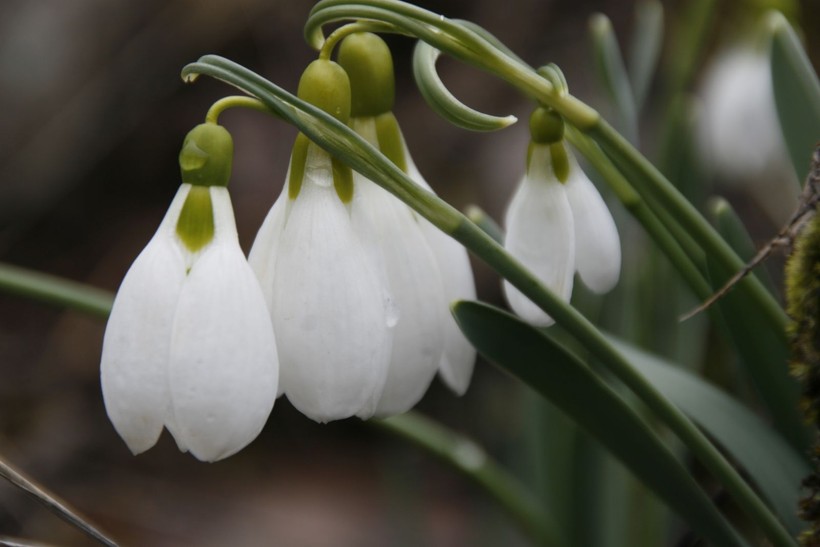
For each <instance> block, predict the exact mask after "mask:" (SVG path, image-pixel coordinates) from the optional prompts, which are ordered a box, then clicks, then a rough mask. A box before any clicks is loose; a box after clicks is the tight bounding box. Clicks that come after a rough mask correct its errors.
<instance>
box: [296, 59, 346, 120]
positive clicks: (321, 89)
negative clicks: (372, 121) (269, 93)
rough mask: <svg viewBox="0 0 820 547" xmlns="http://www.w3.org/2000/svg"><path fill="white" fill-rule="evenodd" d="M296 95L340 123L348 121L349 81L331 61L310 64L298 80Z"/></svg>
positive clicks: (339, 67)
mask: <svg viewBox="0 0 820 547" xmlns="http://www.w3.org/2000/svg"><path fill="white" fill-rule="evenodd" d="M297 95H298V96H299V98H300V99H302V100H303V101H306V102H309V103H310V104H312V105H314V106H317V107H319V108H321V109H322V110H324V111H325V112H327V113H328V114H330V115H331V116H333V117H334V118H336V119H337V120H339V121H340V122H342V123H347V121H348V120H349V119H350V79H349V78H348V77H347V73H346V72H345V71H344V69H343V68H342V67H341V66H339V65H338V64H336V63H334V62H333V61H328V60H325V59H317V60H315V61H313V62H312V63H310V64H309V65H308V66H307V68H306V69H305V71H304V72H303V73H302V79H301V80H299V90H298V92H297Z"/></svg>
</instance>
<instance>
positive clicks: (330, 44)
mask: <svg viewBox="0 0 820 547" xmlns="http://www.w3.org/2000/svg"><path fill="white" fill-rule="evenodd" d="M396 31H397V29H396V27H394V26H393V25H391V24H388V23H381V22H377V21H356V22H355V23H349V24H347V25H344V26H341V27H339V28H337V29H336V30H334V31H333V32H332V33H330V36H328V37H327V38H326V39H325V41H324V43H323V44H322V49H320V50H319V59H323V60H325V61H329V60H330V57H331V55H333V49H334V48H335V47H336V44H338V43H339V42H340V41H341V40H343V39H344V38H345V37H346V36H350V35H351V34H356V33H357V32H393V33H394V32H396Z"/></svg>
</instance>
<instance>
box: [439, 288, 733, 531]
mask: <svg viewBox="0 0 820 547" xmlns="http://www.w3.org/2000/svg"><path fill="white" fill-rule="evenodd" d="M453 313H454V315H455V317H456V320H457V321H458V324H459V326H460V327H461V330H462V331H463V332H464V334H465V336H466V337H467V339H468V340H470V342H471V343H472V344H473V345H474V346H475V347H476V349H477V350H478V351H479V353H481V354H482V355H484V357H486V358H487V359H489V360H490V361H492V362H494V363H496V364H497V365H499V366H500V367H502V368H504V369H505V370H507V371H508V372H510V373H512V374H513V375H514V376H516V377H518V378H519V379H521V380H522V381H523V382H525V383H526V384H528V385H530V386H531V387H533V388H534V389H536V390H538V391H539V392H540V393H541V394H542V395H544V396H545V397H546V398H547V399H549V400H550V401H551V402H552V403H553V404H555V405H556V406H557V407H558V408H560V409H561V410H562V411H563V412H565V413H566V414H567V415H569V416H570V417H571V418H572V419H573V420H575V421H576V422H577V423H578V424H579V425H580V426H581V427H582V428H584V429H585V430H586V431H587V432H588V433H590V434H591V435H592V436H594V437H595V438H596V439H597V440H598V441H599V442H601V443H602V444H603V445H604V446H605V447H607V449H609V450H610V451H611V452H612V453H613V454H614V455H615V456H616V457H618V458H619V459H620V460H621V461H622V462H623V463H624V464H625V465H626V466H627V467H628V468H629V469H630V470H631V471H632V472H633V473H634V474H635V475H636V476H637V477H638V478H640V479H641V480H642V481H643V482H644V483H645V484H646V485H647V486H648V487H649V488H651V489H652V490H653V491H654V492H655V493H656V494H657V495H658V497H660V498H661V499H662V500H664V501H665V502H666V503H667V504H668V505H669V506H670V507H671V508H672V509H674V510H675V511H677V512H678V514H680V515H681V516H682V517H683V518H684V519H685V520H686V521H687V522H688V523H689V524H690V525H691V526H692V527H693V528H694V529H695V530H696V531H697V532H698V533H700V534H702V535H703V536H704V537H705V538H708V539H709V540H710V541H712V542H714V543H715V544H716V545H743V541H742V540H741V539H740V538H739V537H738V535H737V534H736V532H735V531H734V530H733V529H732V527H731V526H730V525H729V524H728V522H727V521H726V520H725V519H724V518H723V516H722V515H721V514H720V513H719V512H718V511H717V509H716V508H715V506H714V505H713V503H712V501H711V500H710V499H709V498H708V497H707V496H706V494H705V493H704V492H703V491H702V490H701V489H700V488H699V487H698V485H697V483H696V482H695V481H694V479H693V478H692V476H691V475H690V474H689V473H688V472H687V471H686V469H685V468H684V467H683V465H682V464H681V463H680V462H679V461H678V460H677V459H676V458H675V457H674V455H673V454H672V453H671V452H670V451H669V449H668V448H667V447H666V446H664V445H663V443H661V441H660V440H659V439H658V437H657V436H656V435H655V433H654V432H653V431H652V430H651V429H650V427H649V426H648V425H647V423H646V422H645V421H644V420H643V419H641V418H640V417H639V416H638V414H637V413H636V412H635V411H634V410H633V409H632V408H631V407H630V406H629V405H628V404H627V403H626V402H625V401H624V400H623V399H622V398H621V397H620V396H619V395H617V394H616V393H615V392H614V391H613V390H612V389H611V388H610V387H609V386H607V385H606V384H605V383H604V382H602V381H601V380H600V379H599V378H598V377H597V376H596V375H594V374H593V373H592V371H591V370H590V369H589V368H587V367H586V366H585V365H584V364H583V363H581V362H580V361H578V360H577V359H576V358H575V357H574V356H572V355H571V354H570V353H568V352H566V351H565V350H564V349H563V348H561V347H560V346H558V345H557V344H555V343H554V342H553V341H552V340H550V339H549V338H547V337H546V336H545V335H544V334H543V333H541V332H540V331H538V330H536V329H534V328H533V327H531V326H530V325H528V324H526V323H524V322H522V321H520V320H519V319H517V318H515V317H513V316H512V315H510V314H508V313H506V312H503V311H501V310H498V309H497V308H493V307H491V306H488V305H485V304H481V303H478V302H459V303H457V304H456V305H455V306H454V308H453Z"/></svg>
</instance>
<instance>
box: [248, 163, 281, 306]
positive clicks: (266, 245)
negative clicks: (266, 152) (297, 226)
mask: <svg viewBox="0 0 820 547" xmlns="http://www.w3.org/2000/svg"><path fill="white" fill-rule="evenodd" d="M289 178H290V171H288V175H287V176H286V177H285V180H288V179H289ZM289 203H290V200H289V199H288V185H287V184H285V186H284V188H283V189H282V193H281V194H280V195H279V197H278V198H277V200H276V202H274V204H273V207H271V210H270V211H269V212H268V214H267V216H266V217H265V220H264V222H262V226H261V227H260V228H259V231H258V232H257V234H256V239H254V241H253V245H252V246H251V251H250V254H249V255H248V263H249V264H250V265H251V268H252V269H253V271H254V273H255V274H256V277H257V279H259V284H260V285H261V286H262V292H263V293H264V295H265V302H266V303H267V304H268V306H269V307H270V306H271V305H272V303H273V279H274V277H275V274H276V259H277V256H278V249H279V240H280V239H281V237H282V230H284V228H285V222H286V221H287V216H288V208H289Z"/></svg>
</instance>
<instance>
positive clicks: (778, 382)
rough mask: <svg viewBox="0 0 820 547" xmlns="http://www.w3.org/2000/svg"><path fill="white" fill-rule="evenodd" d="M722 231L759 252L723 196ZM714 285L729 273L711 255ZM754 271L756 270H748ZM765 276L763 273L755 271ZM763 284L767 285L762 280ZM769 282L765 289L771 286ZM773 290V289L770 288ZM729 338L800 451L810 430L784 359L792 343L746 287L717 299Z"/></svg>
mask: <svg viewBox="0 0 820 547" xmlns="http://www.w3.org/2000/svg"><path fill="white" fill-rule="evenodd" d="M711 209H712V214H713V216H714V217H715V221H716V222H715V225H716V227H717V230H718V232H719V233H720V235H721V236H722V237H723V238H724V239H725V240H726V242H727V243H728V244H729V245H730V246H731V247H732V249H733V250H734V251H735V252H736V253H737V254H738V256H740V257H741V258H742V259H743V260H746V261H747V260H750V259H751V258H752V256H753V255H754V254H755V251H754V245H753V244H752V242H751V238H750V237H749V235H748V233H747V232H746V230H745V228H744V227H743V224H742V223H741V222H740V220H739V219H738V218H737V217H736V216H735V214H734V212H733V211H732V209H731V207H730V206H729V204H728V203H726V202H725V201H724V200H720V201H716V202H713V203H712V206H711ZM707 265H708V269H709V273H710V276H711V278H712V279H713V280H714V283H713V289H714V290H717V289H718V288H720V287H721V286H722V285H723V283H725V281H726V280H727V279H728V278H729V276H728V275H727V274H726V271H725V270H722V269H720V267H719V266H718V265H717V264H716V263H715V262H714V261H712V260H707ZM750 275H754V274H750ZM756 277H758V278H759V279H761V282H763V281H764V279H763V278H761V276H756ZM764 285H766V284H765V283H764ZM770 286H771V284H768V286H767V288H769V289H770ZM770 290H771V289H770ZM716 306H717V307H718V309H719V310H720V312H721V316H722V318H723V322H724V324H725V325H726V329H727V330H728V334H729V337H730V338H731V340H732V343H733V345H734V347H735V349H736V350H737V352H738V355H740V365H741V369H742V370H743V372H744V374H745V375H746V376H747V377H748V379H749V380H750V381H751V383H752V384H753V385H754V387H755V389H756V391H757V394H758V395H759V397H760V399H761V401H762V402H763V404H764V405H765V406H766V408H767V409H768V411H769V413H770V414H771V416H772V419H773V420H774V424H775V427H776V428H777V429H778V431H780V432H781V433H782V434H783V435H784V436H785V437H786V438H787V439H788V440H789V442H790V443H791V444H792V446H794V447H795V448H797V449H799V450H804V449H806V448H807V447H808V444H809V438H810V437H809V432H808V430H807V428H806V426H805V424H804V422H803V418H802V416H801V415H800V412H799V410H798V408H799V407H798V399H799V396H800V389H799V386H798V384H797V382H796V381H795V380H794V378H792V377H791V375H790V374H789V371H788V367H787V365H786V363H788V359H789V348H788V346H787V345H786V344H785V343H784V342H783V340H782V339H781V337H779V336H777V335H776V334H775V333H773V332H772V330H771V328H770V327H769V325H768V324H767V322H766V321H765V320H764V319H763V318H762V317H761V315H760V314H759V313H758V312H757V309H756V307H755V306H754V304H753V303H752V302H750V301H749V299H748V298H746V296H745V295H744V294H742V292H740V291H735V290H734V289H730V290H729V292H728V293H727V294H726V295H725V296H723V298H721V299H720V300H718V301H717V303H716Z"/></svg>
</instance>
